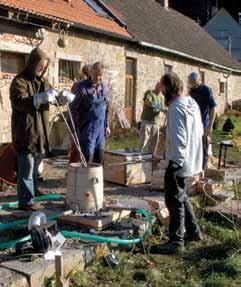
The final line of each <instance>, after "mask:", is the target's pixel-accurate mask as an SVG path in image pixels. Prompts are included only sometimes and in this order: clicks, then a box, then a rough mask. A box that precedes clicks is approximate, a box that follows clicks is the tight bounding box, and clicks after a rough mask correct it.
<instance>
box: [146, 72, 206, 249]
mask: <svg viewBox="0 0 241 287" xmlns="http://www.w3.org/2000/svg"><path fill="white" fill-rule="evenodd" d="M161 90H162V93H163V94H164V96H165V101H166V105H167V106H168V116H167V137H166V159H167V160H168V162H169V164H168V168H167V169H166V172H165V185H164V186H165V202H166V206H167V208H168V210H169V214H170V224H169V241H168V242H167V243H164V244H161V245H158V246H153V247H152V250H151V251H152V252H153V253H162V254H174V253H177V252H178V251H180V250H182V249H183V248H184V242H185V241H199V240H201V232H200V228H199V226H198V223H197V219H196V216H195V214H194V211H193V207H192V204H191V202H190V201H189V198H188V196H187V193H186V188H187V185H186V181H187V178H188V177H189V176H193V175H197V174H199V173H201V172H202V163H203V159H202V136H203V124H202V120H201V114H200V109H199V107H198V105H197V103H196V102H195V100H193V99H192V98H191V97H190V96H184V95H183V83H182V81H181V80H180V79H179V77H178V76H177V75H176V74H175V73H170V74H166V75H164V76H163V77H162V79H161ZM184 229H185V230H186V232H185V237H184Z"/></svg>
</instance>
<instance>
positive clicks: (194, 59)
mask: <svg viewBox="0 0 241 287" xmlns="http://www.w3.org/2000/svg"><path fill="white" fill-rule="evenodd" d="M138 43H139V44H140V45H141V46H143V47H146V48H152V49H155V50H159V51H162V52H167V53H170V54H174V55H178V56H180V57H183V58H187V59H190V60H193V61H197V62H200V63H203V64H207V65H210V66H213V67H216V68H218V69H221V70H226V71H229V72H235V73H238V74H241V70H236V69H232V68H229V67H226V66H223V65H219V64H216V63H214V62H211V61H208V60H203V59H201V58H198V57H194V56H191V55H188V54H186V53H182V52H179V51H176V50H171V49H168V48H165V47H162V46H158V45H155V44H151V43H148V42H144V41H139V42H138Z"/></svg>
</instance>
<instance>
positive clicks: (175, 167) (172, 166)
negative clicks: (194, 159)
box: [167, 160, 182, 172]
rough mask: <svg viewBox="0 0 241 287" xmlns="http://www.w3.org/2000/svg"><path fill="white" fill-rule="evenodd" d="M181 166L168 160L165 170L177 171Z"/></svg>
mask: <svg viewBox="0 0 241 287" xmlns="http://www.w3.org/2000/svg"><path fill="white" fill-rule="evenodd" d="M181 168H182V167H181V166H180V165H179V164H178V163H176V162H174V161H172V160H170V161H169V163H168V167H167V170H168V171H170V172H177V171H178V170H179V169H181Z"/></svg>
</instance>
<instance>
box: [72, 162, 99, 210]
mask: <svg viewBox="0 0 241 287" xmlns="http://www.w3.org/2000/svg"><path fill="white" fill-rule="evenodd" d="M66 201H67V205H68V208H70V209H71V210H73V211H75V212H76V211H77V212H78V211H79V212H81V213H92V212H96V211H99V210H100V209H101V208H103V201H104V184H103V167H102V165H99V164H88V166H87V167H83V166H81V163H71V164H70V165H69V168H68V177H67V197H66Z"/></svg>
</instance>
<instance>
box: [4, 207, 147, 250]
mask: <svg viewBox="0 0 241 287" xmlns="http://www.w3.org/2000/svg"><path fill="white" fill-rule="evenodd" d="M137 213H140V214H142V215H143V216H144V217H145V219H146V220H147V221H148V228H147V230H146V231H145V233H144V234H143V236H141V237H137V238H133V239H120V238H111V237H104V236H98V235H93V234H88V233H80V232H73V231H66V230H63V231H61V233H62V234H63V236H65V237H67V238H77V239H81V240H84V241H90V242H97V243H113V244H119V245H133V244H137V243H139V242H142V241H143V240H145V239H146V238H147V237H148V236H149V235H150V234H151V229H152V218H151V214H150V213H149V212H148V211H146V210H144V209H140V210H137ZM49 218H50V217H48V219H49ZM55 218H58V215H55ZM52 220H53V219H52ZM9 224H11V223H9ZM17 226H18V225H16V222H15V228H16V227H17ZM0 227H1V225H0ZM13 227H14V223H13V222H12V225H11V228H13ZM0 230H1V229H0ZM29 240H30V236H26V237H23V238H21V239H17V240H13V241H8V242H3V243H0V250H2V249H7V248H12V247H14V246H15V245H16V244H17V243H18V242H25V241H29Z"/></svg>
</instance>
